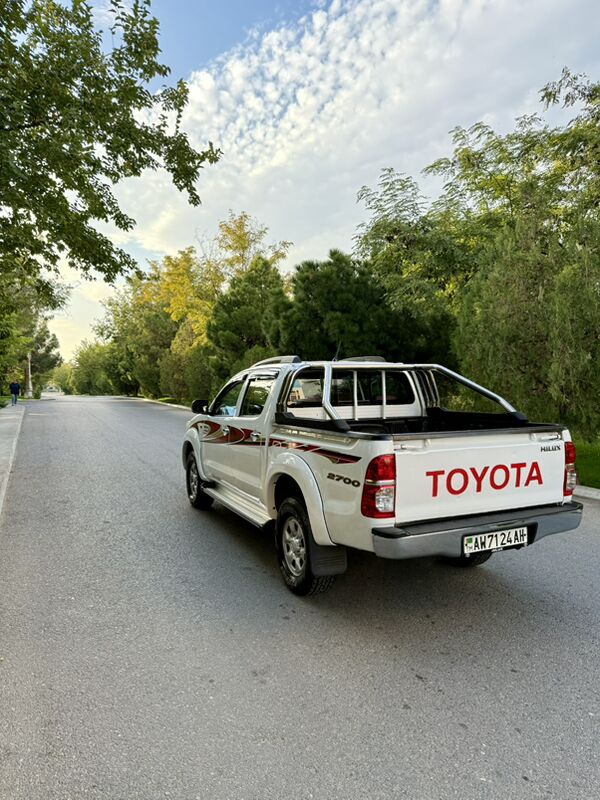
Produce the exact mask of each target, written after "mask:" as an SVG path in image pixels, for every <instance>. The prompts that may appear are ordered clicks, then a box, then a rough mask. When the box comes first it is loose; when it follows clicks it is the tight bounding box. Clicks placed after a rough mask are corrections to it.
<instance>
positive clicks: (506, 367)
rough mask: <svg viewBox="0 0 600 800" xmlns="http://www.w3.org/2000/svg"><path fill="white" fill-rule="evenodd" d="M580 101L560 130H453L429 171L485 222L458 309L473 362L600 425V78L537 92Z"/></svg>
mask: <svg viewBox="0 0 600 800" xmlns="http://www.w3.org/2000/svg"><path fill="white" fill-rule="evenodd" d="M542 97H543V100H544V101H545V102H546V103H558V102H561V101H562V102H563V103H564V104H565V105H566V106H571V105H574V104H576V105H577V107H578V114H577V115H576V116H575V118H574V119H573V120H572V121H571V122H570V123H569V124H568V125H566V126H564V127H558V128H557V127H554V128H552V127H550V126H549V125H547V124H546V123H544V121H543V120H542V119H541V118H539V117H537V116H530V117H525V118H522V119H521V120H519V121H518V122H517V126H516V128H515V130H514V131H512V132H510V133H509V134H506V135H498V134H496V133H495V132H494V131H493V130H491V129H490V128H489V127H488V126H484V125H477V126H474V127H473V128H471V129H470V130H468V131H465V130H462V129H457V131H456V133H455V151H454V154H453V156H452V157H451V158H449V159H444V160H442V161H440V162H437V163H436V164H435V165H433V167H432V169H434V170H435V171H436V172H439V173H441V174H443V175H444V176H445V177H446V179H447V184H446V191H445V195H444V197H443V198H442V201H441V202H443V201H444V200H445V199H446V200H447V201H448V202H452V203H456V202H460V203H462V204H463V206H464V207H465V208H467V209H468V210H469V212H470V213H471V214H472V215H474V216H475V217H476V218H477V219H478V225H479V230H480V241H481V246H480V249H479V255H480V257H479V270H478V273H477V275H476V276H475V277H474V279H473V280H472V281H471V282H470V284H469V285H468V286H467V289H466V292H465V294H464V303H463V305H462V308H461V309H460V310H459V313H458V329H457V335H456V348H457V353H458V355H459V358H460V360H461V362H462V364H463V366H464V368H465V369H466V370H467V371H470V372H472V373H473V375H474V376H476V377H478V378H479V379H480V380H482V381H484V382H487V383H489V384H491V385H492V386H494V385H495V386H496V387H497V388H499V389H502V391H503V392H504V393H505V394H507V395H508V396H509V397H510V398H512V399H513V401H514V402H515V403H516V404H517V405H519V406H520V407H522V408H523V410H524V411H526V412H527V413H529V414H530V415H532V416H539V417H541V416H544V417H548V416H551V417H552V416H554V417H556V418H557V419H559V420H561V421H565V422H569V423H570V424H572V425H574V426H575V427H576V428H577V429H578V430H579V431H580V432H582V433H585V434H586V435H593V433H594V432H597V431H598V429H599V428H600V412H599V411H598V407H597V403H596V397H597V396H598V393H599V392H600V379H599V378H598V373H597V370H595V369H594V367H593V365H594V364H595V363H597V361H598V359H599V358H600V295H599V292H598V287H599V286H600V266H599V265H600V203H599V200H600V159H599V157H598V154H599V153H600V112H599V106H600V84H598V83H596V84H592V83H590V82H589V81H587V80H586V79H584V78H582V77H581V76H574V75H572V74H571V73H569V72H568V71H565V72H564V73H563V76H562V78H561V80H560V81H559V82H558V83H556V84H549V85H548V86H546V87H545V89H544V90H542Z"/></svg>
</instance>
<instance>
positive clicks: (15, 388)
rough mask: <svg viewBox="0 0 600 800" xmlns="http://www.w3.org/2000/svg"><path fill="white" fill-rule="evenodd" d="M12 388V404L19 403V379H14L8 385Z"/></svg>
mask: <svg viewBox="0 0 600 800" xmlns="http://www.w3.org/2000/svg"><path fill="white" fill-rule="evenodd" d="M8 388H9V389H10V394H11V397H12V403H11V405H12V406H16V405H17V400H18V399H19V395H20V394H21V384H20V383H19V381H13V382H12V383H11V385H10V386H9V387H8Z"/></svg>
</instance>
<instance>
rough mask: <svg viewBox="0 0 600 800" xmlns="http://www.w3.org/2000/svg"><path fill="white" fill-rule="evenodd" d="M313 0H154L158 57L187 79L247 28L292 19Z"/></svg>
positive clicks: (235, 42) (266, 27)
mask: <svg viewBox="0 0 600 800" xmlns="http://www.w3.org/2000/svg"><path fill="white" fill-rule="evenodd" d="M316 5H317V4H316V3H315V2H313V1H312V0H276V1H275V2H274V0H153V3H152V8H153V12H154V14H155V16H156V17H158V19H159V20H160V31H161V35H160V41H161V47H162V51H163V57H164V61H165V63H166V64H168V65H169V66H170V67H171V70H172V76H173V77H174V78H179V77H186V78H187V77H188V76H189V74H190V73H191V72H192V71H193V70H197V69H201V68H203V67H206V66H207V65H208V64H209V63H210V62H211V61H212V60H213V59H215V58H216V57H217V56H219V55H221V54H222V53H225V52H227V51H228V50H231V49H232V48H233V47H235V46H236V45H238V44H240V43H242V42H243V41H244V40H245V39H246V38H247V37H248V35H249V34H250V33H251V32H252V31H267V30H270V29H272V28H275V27H278V26H279V25H282V24H286V23H287V24H290V23H292V24H293V23H294V22H295V21H296V20H298V19H299V18H300V17H302V16H303V15H304V14H306V13H307V12H309V11H310V10H311V9H313V8H315V7H316Z"/></svg>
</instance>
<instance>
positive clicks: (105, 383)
mask: <svg viewBox="0 0 600 800" xmlns="http://www.w3.org/2000/svg"><path fill="white" fill-rule="evenodd" d="M109 347H110V345H108V344H102V343H100V342H87V341H83V342H82V343H81V345H80V346H79V347H78V349H77V350H76V352H75V357H74V359H73V374H72V382H73V388H74V390H75V392H76V393H77V394H94V395H96V394H112V385H111V383H110V380H109V378H108V373H107V364H108V363H109V361H110V352H109Z"/></svg>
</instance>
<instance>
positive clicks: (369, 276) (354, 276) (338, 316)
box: [279, 250, 448, 361]
mask: <svg viewBox="0 0 600 800" xmlns="http://www.w3.org/2000/svg"><path fill="white" fill-rule="evenodd" d="M292 293H293V302H288V305H287V309H282V310H281V311H280V313H279V317H280V324H279V332H280V347H281V349H283V350H285V351H286V352H291V353H297V354H299V355H300V356H303V357H304V358H311V359H315V358H319V359H320V358H322V359H331V358H334V357H335V356H339V357H340V358H344V357H350V356H357V355H382V356H387V357H389V358H392V359H394V360H399V361H409V360H411V359H421V358H425V357H427V358H438V357H439V356H440V354H443V353H444V352H445V350H446V349H447V348H448V334H447V330H445V329H443V328H442V329H440V330H439V331H437V332H436V334H435V335H431V336H430V335H429V328H428V327H427V326H424V325H423V324H422V322H421V321H420V320H419V319H418V317H417V316H415V314H414V313H412V312H411V310H410V309H409V308H408V307H406V306H405V307H403V308H402V309H398V310H394V309H393V308H392V307H391V306H390V304H389V303H388V302H387V298H386V292H385V290H384V288H383V287H382V286H381V284H380V283H379V282H378V280H377V277H376V275H375V274H374V272H373V270H372V268H371V267H370V266H369V264H367V263H362V262H359V261H356V260H355V259H353V258H352V257H350V256H348V255H346V254H344V253H341V252H339V251H338V250H332V251H331V252H330V254H329V259H328V260H327V261H322V262H319V261H305V262H303V263H302V264H300V266H299V267H298V268H297V270H296V273H295V275H294V276H293V278H292Z"/></svg>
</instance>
